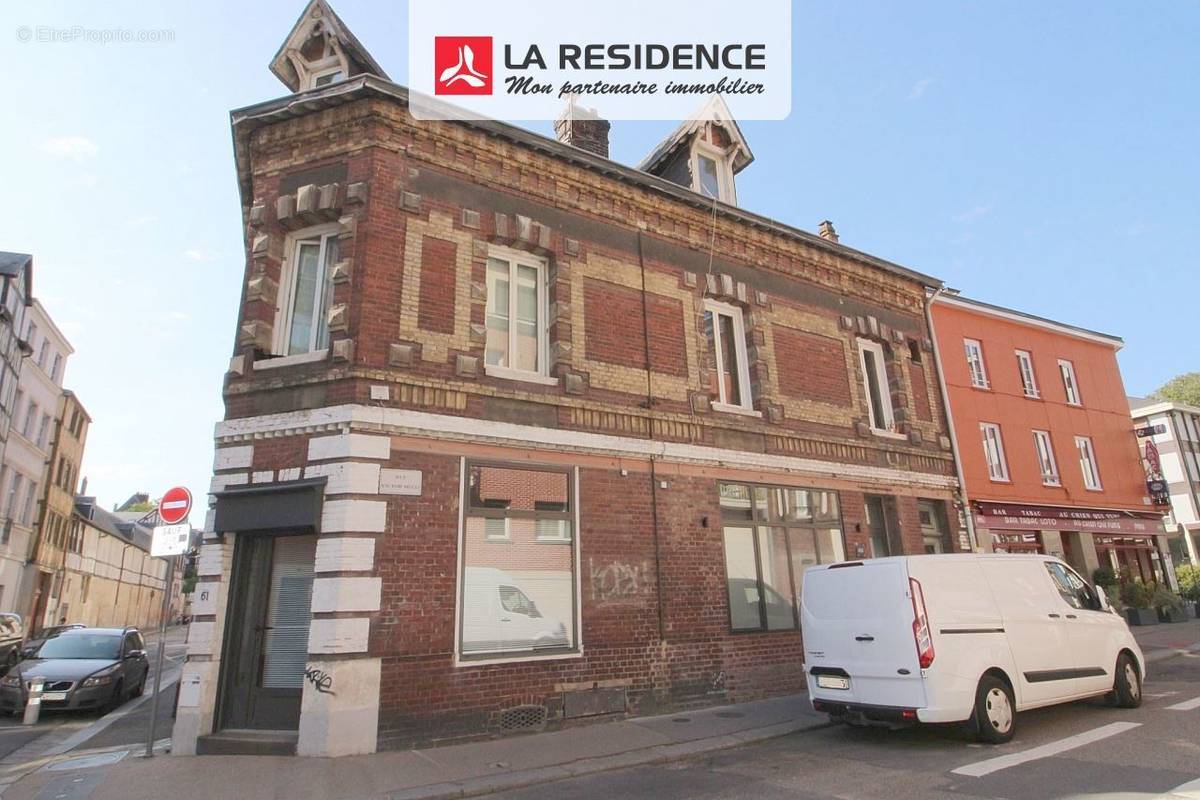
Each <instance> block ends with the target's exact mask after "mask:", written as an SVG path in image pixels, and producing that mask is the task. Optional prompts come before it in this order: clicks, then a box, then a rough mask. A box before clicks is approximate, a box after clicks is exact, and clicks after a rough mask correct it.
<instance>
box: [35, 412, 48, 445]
mask: <svg viewBox="0 0 1200 800" xmlns="http://www.w3.org/2000/svg"><path fill="white" fill-rule="evenodd" d="M49 439H50V415H49V414H47V413H46V412H44V411H43V412H42V421H41V423H40V424H39V425H38V432H37V446H38V447H41V448H45V446H46V445H47V444H48V442H49Z"/></svg>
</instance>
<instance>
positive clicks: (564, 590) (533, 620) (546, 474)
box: [459, 464, 579, 658]
mask: <svg viewBox="0 0 1200 800" xmlns="http://www.w3.org/2000/svg"><path fill="white" fill-rule="evenodd" d="M466 475H467V481H466V487H465V490H464V495H465V497H464V502H463V507H464V519H463V543H462V552H463V574H462V576H461V586H460V592H459V594H460V598H461V599H460V603H461V605H460V612H461V613H460V619H461V628H460V630H459V652H460V653H461V654H462V656H463V657H480V658H482V657H488V656H503V657H512V656H518V657H519V656H522V655H528V656H536V655H542V654H547V653H558V652H564V651H570V650H572V649H575V648H577V647H578V645H579V642H578V636H577V628H578V626H577V622H576V620H577V613H576V607H575V592H576V584H577V583H578V580H579V575H578V562H577V559H576V549H575V537H574V535H573V533H574V530H575V526H576V519H575V504H574V499H573V498H574V494H573V493H574V481H575V475H574V473H572V472H570V471H568V470H565V469H548V468H547V469H541V468H529V467H512V466H506V465H494V464H468V465H467V471H466Z"/></svg>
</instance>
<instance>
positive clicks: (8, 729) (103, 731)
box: [0, 628, 186, 761]
mask: <svg viewBox="0 0 1200 800" xmlns="http://www.w3.org/2000/svg"><path fill="white" fill-rule="evenodd" d="M184 635H185V631H184V629H183V628H173V629H171V630H169V631H168V632H167V648H166V663H165V669H164V672H163V674H164V675H166V676H169V675H171V674H172V672H173V671H177V670H178V666H179V664H180V663H182V661H183V657H184V654H185V650H186V645H185V644H184V642H183V638H184ZM146 639H147V641H146V646H147V652H148V653H149V655H150V659H151V665H150V669H151V673H150V676H149V678H148V680H147V683H146V695H145V697H144V698H139V699H135V700H129V701H127V702H126V703H125V704H124V705H123V706H121V707H120V708H119V709H117V710H116V711H115V712H113V713H112V714H111V715H106V714H104V713H102V712H94V711H89V712H46V713H43V714H42V715H41V718H40V719H39V720H38V722H37V724H36V725H30V726H27V725H23V724H22V722H21V717H13V716H8V715H3V716H0V761H3V760H7V759H10V758H11V757H14V756H18V755H21V754H20V753H18V751H20V750H21V748H25V747H26V746H27V745H28V746H30V747H31V748H33V749H36V747H35V745H37V744H38V743H39V742H41V741H43V740H44V741H45V743H46V746H47V747H49V746H53V744H54V743H56V742H58V741H62V740H64V739H65V738H66V737H67V736H69V735H71V734H76V733H79V734H80V735H81V736H82V735H83V734H82V733H81V732H82V731H85V730H89V729H90V732H92V735H90V736H88V738H87V740H86V741H84V742H80V743H79V745H78V747H79V748H80V749H90V748H98V747H111V746H116V745H123V744H131V745H132V744H145V741H146V732H147V726H148V725H149V720H150V707H151V702H150V701H151V699H152V698H151V697H150V694H151V692H152V691H153V688H154V658H155V657H156V656H157V654H158V649H157V648H158V643H157V641H156V640H155V638H154V637H151V636H147V637H146ZM176 688H177V687H176V685H174V684H173V685H171V686H167V687H164V689H163V692H162V696H161V697H160V700H159V708H158V726H157V728H158V738H163V737H166V736H170V735H171V716H172V713H173V712H174V708H175V703H174V699H175V691H176Z"/></svg>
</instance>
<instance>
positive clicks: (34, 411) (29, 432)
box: [21, 399, 38, 442]
mask: <svg viewBox="0 0 1200 800" xmlns="http://www.w3.org/2000/svg"><path fill="white" fill-rule="evenodd" d="M37 415H38V404H37V403H35V402H34V401H33V400H32V399H31V400H30V401H29V406H28V407H27V408H26V409H25V421H24V422H23V423H22V424H21V435H22V436H24V437H25V438H26V439H28V440H29V441H31V442H32V441H33V426H34V425H37Z"/></svg>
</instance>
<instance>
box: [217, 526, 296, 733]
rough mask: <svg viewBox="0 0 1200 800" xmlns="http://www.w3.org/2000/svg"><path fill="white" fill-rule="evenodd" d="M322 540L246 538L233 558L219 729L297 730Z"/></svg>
mask: <svg viewBox="0 0 1200 800" xmlns="http://www.w3.org/2000/svg"><path fill="white" fill-rule="evenodd" d="M316 549H317V537H316V536H312V535H307V536H262V535H251V534H240V535H239V536H238V539H237V544H236V546H235V547H234V553H233V572H232V576H231V582H230V595H229V608H228V614H227V616H226V619H227V620H228V622H227V623H226V637H225V650H224V655H223V657H222V660H223V664H224V668H223V670H222V673H223V674H222V689H221V714H220V723H219V727H220V728H222V729H225V730H229V729H256V730H275V731H282V730H296V729H297V728H299V725H300V694H301V688H302V687H303V685H304V666H305V662H306V661H307V660H308V626H309V622H310V621H311V620H312V612H311V607H312V582H313V560H314V557H315V555H316Z"/></svg>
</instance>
